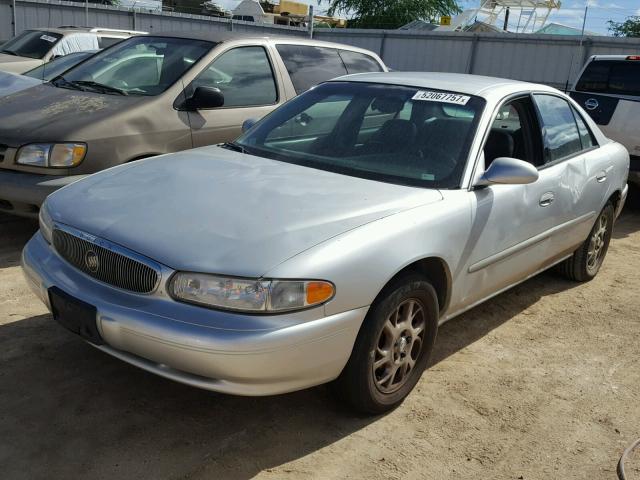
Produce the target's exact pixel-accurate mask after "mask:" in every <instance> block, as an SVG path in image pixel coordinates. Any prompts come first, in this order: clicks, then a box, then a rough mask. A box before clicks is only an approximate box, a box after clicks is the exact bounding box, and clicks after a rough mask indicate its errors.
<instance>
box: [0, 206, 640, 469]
mask: <svg viewBox="0 0 640 480" xmlns="http://www.w3.org/2000/svg"><path fill="white" fill-rule="evenodd" d="M36 228H37V226H36V224H35V223H33V222H29V221H24V220H15V219H13V218H10V217H0V472H1V473H0V477H1V478H2V479H5V480H8V479H16V478H29V479H32V478H43V479H44V478H46V479H58V478H60V479H62V478H64V479H70V478H82V479H98V478H117V479H223V478H234V479H236V478H237V479H243V478H253V477H257V478H262V479H272V478H292V479H293V478H295V479H307V478H318V479H328V478H352V479H356V478H367V479H388V478H402V479H418V478H419V479H446V478H455V479H474V480H477V479H614V478H616V475H615V466H616V463H617V461H618V458H619V456H620V455H621V453H622V451H623V450H624V448H625V447H626V446H627V445H628V444H630V443H631V442H632V441H633V440H634V439H635V438H637V437H639V436H640V408H638V405H639V402H640V398H639V396H640V368H639V366H638V353H639V351H640V348H639V346H638V338H640V294H639V287H640V212H638V211H636V212H633V211H630V210H629V209H627V211H626V212H625V213H624V214H623V216H622V217H621V219H620V220H619V222H618V224H617V225H616V229H615V233H614V239H613V241H612V244H611V248H610V251H609V255H608V257H607V259H606V262H605V264H604V267H603V270H602V271H601V272H600V274H599V276H598V277H597V278H596V279H595V280H594V281H593V282H591V283H588V284H575V283H571V282H568V281H566V280H563V279H562V278H559V277H558V276H556V275H555V274H553V273H545V274H542V275H539V276H538V277H536V278H533V279H532V280H530V281H528V282H526V283H524V284H522V285H520V286H518V287H516V288H514V289H512V290H511V291H509V292H507V293H504V294H502V295H500V296H498V297H497V298H495V299H493V300H491V301H489V302H487V303H486V304H484V305H482V306H480V307H478V308H475V309H474V310H472V311H470V312H468V313H466V314H465V315H463V316H461V317H458V318H457V319H455V320H453V321H451V322H449V323H448V324H446V325H445V326H443V327H442V329H441V330H440V332H439V334H438V340H437V344H436V352H435V355H434V359H433V361H432V364H431V367H430V368H429V370H428V371H427V372H425V375H424V376H423V378H422V380H421V382H420V383H419V384H418V387H417V388H416V390H414V392H413V394H412V395H411V396H410V397H409V398H408V399H407V400H406V401H405V402H404V404H403V405H402V406H400V408H398V409H397V410H395V411H394V412H392V413H390V414H388V415H386V416H382V417H377V418H358V417H354V416H353V415H351V414H350V413H349V412H348V411H346V410H344V409H343V408H341V406H340V405H338V404H337V403H335V402H334V401H333V400H332V397H331V396H330V395H329V393H328V392H327V389H326V388H325V387H319V388H315V389H311V390H308V391H303V392H298V393H294V394H289V395H284V396H279V397H269V398H241V397H231V396H224V395H216V394H213V393H210V392H206V391H201V390H197V389H194V388H190V387H186V386H182V385H179V384H177V383H172V382H170V381H168V380H164V379H161V378H158V377H155V376H153V375H151V374H149V373H146V372H144V371H142V370H138V369H136V368H134V367H132V366H129V365H127V364H125V363H122V362H120V361H118V360H116V359H113V358H110V357H109V356H107V355H105V354H103V353H101V352H100V351H97V350H95V349H93V348H92V347H90V346H88V345H87V344H85V343H83V342H82V341H81V340H79V339H78V338H76V337H74V336H73V335H71V334H70V333H68V332H67V331H65V330H64V329H63V328H61V327H60V326H59V325H57V324H55V323H54V322H53V321H52V319H51V317H50V316H49V315H48V313H47V311H46V309H45V308H44V306H43V305H41V304H40V303H39V301H38V300H36V298H35V297H34V296H33V295H32V294H31V293H30V291H29V290H28V288H27V285H26V284H25V281H24V280H23V278H22V273H21V271H20V267H19V260H20V250H21V248H22V246H23V245H24V243H25V242H26V241H27V239H28V238H29V237H30V236H31V235H32V234H33V233H34V231H35V230H36ZM635 457H636V458H632V462H630V465H628V467H627V471H628V472H627V473H628V474H630V475H631V476H632V478H636V479H637V478H640V453H639V454H636V455H635Z"/></svg>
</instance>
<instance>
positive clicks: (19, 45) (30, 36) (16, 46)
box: [0, 30, 62, 58]
mask: <svg viewBox="0 0 640 480" xmlns="http://www.w3.org/2000/svg"><path fill="white" fill-rule="evenodd" d="M61 38H62V35H60V34H59V33H53V32H45V31H42V30H25V31H24V32H22V33H21V34H20V35H17V36H15V37H13V38H12V39H11V40H9V41H8V42H7V43H5V44H4V45H2V47H0V53H7V54H9V55H17V56H19V57H29V58H43V57H44V56H45V55H46V54H47V53H49V51H51V49H52V48H53V46H54V45H55V44H56V43H58V41H59V40H60V39H61Z"/></svg>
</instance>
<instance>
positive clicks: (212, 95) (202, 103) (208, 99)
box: [185, 86, 224, 110]
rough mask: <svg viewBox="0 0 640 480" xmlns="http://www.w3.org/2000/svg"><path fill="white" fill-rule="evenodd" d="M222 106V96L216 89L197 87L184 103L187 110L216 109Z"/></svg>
mask: <svg viewBox="0 0 640 480" xmlns="http://www.w3.org/2000/svg"><path fill="white" fill-rule="evenodd" d="M223 105H224V95H223V94H222V92H221V91H220V89H219V88H216V87H204V86H203V87H197V88H196V89H195V91H194V92H193V95H191V97H190V98H187V101H186V102H185V107H186V108H187V109H188V110H200V109H208V108H218V107H222V106H223Z"/></svg>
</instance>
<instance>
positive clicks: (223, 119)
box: [185, 45, 285, 147]
mask: <svg viewBox="0 0 640 480" xmlns="http://www.w3.org/2000/svg"><path fill="white" fill-rule="evenodd" d="M199 86H210V87H217V88H219V89H220V90H221V91H222V94H223V95H224V106H222V107H220V108H214V109H209V110H197V111H190V112H188V120H189V123H190V126H191V131H192V135H193V146H194V147H200V146H204V145H212V144H216V143H222V142H228V141H231V140H234V139H235V138H236V137H237V136H238V135H240V133H241V127H242V123H243V122H244V121H245V120H247V119H249V118H256V119H259V118H262V117H263V116H265V115H266V114H267V113H269V112H271V111H272V110H273V109H274V108H275V107H276V106H277V105H278V104H279V103H282V102H283V101H284V100H285V99H284V98H283V96H284V93H283V92H282V89H279V88H278V82H277V81H276V76H275V68H274V65H273V63H272V62H271V60H270V58H269V53H268V52H267V49H266V48H265V47H263V46H259V45H255V46H243V47H235V48H231V49H229V50H227V51H225V52H223V53H222V54H220V55H219V56H218V57H217V58H216V59H215V60H214V61H213V62H212V63H211V64H210V65H209V66H207V67H206V68H205V69H204V70H203V71H202V72H201V73H200V75H198V77H196V79H195V80H194V81H193V82H191V84H190V85H189V86H188V87H187V88H186V89H185V95H186V96H187V97H188V96H189V95H191V94H192V93H193V91H194V90H195V89H196V88H197V87H199Z"/></svg>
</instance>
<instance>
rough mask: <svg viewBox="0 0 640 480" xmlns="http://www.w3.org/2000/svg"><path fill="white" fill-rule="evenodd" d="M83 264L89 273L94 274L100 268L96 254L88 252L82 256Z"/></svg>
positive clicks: (91, 251)
mask: <svg viewBox="0 0 640 480" xmlns="http://www.w3.org/2000/svg"><path fill="white" fill-rule="evenodd" d="M84 264H85V266H86V267H87V269H89V271H90V272H91V273H96V272H97V271H98V268H100V260H99V259H98V255H96V252H94V251H93V250H88V251H87V253H85V254H84Z"/></svg>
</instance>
